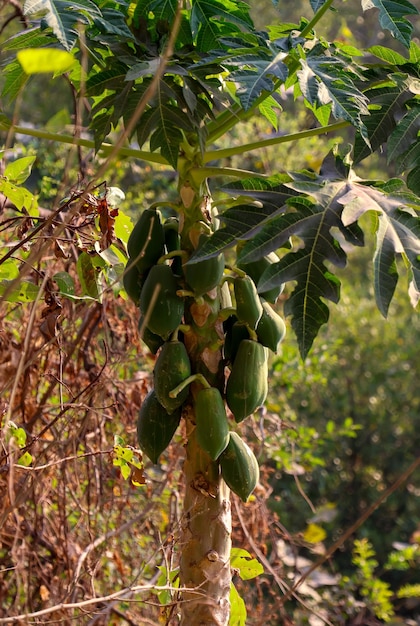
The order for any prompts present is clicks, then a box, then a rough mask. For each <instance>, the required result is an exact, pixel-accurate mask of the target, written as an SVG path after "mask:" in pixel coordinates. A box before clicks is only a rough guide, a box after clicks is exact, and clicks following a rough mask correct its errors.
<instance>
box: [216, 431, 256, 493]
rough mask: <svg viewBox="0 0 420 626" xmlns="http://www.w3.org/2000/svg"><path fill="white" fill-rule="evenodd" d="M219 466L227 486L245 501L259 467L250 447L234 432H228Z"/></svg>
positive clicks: (252, 488)
mask: <svg viewBox="0 0 420 626" xmlns="http://www.w3.org/2000/svg"><path fill="white" fill-rule="evenodd" d="M220 468H221V471H222V477H223V480H224V481H225V483H226V484H227V486H228V487H229V488H230V489H231V490H232V491H233V492H234V493H236V495H238V496H239V497H240V498H241V500H243V502H246V501H247V500H248V498H249V496H250V495H251V493H252V492H253V491H254V489H255V487H256V486H257V484H258V480H259V477H260V468H259V466H258V461H257V459H256V458H255V455H254V453H253V452H252V450H251V448H250V447H249V446H248V445H247V444H246V443H245V442H244V441H243V440H242V439H241V438H240V436H239V435H238V434H237V433H235V432H231V433H229V443H228V445H227V446H226V448H225V450H224V451H223V452H222V454H221V456H220Z"/></svg>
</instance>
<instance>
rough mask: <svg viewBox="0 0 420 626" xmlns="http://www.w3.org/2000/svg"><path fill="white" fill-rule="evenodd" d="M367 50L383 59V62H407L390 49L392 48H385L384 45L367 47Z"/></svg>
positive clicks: (401, 63) (393, 63) (394, 63)
mask: <svg viewBox="0 0 420 626" xmlns="http://www.w3.org/2000/svg"><path fill="white" fill-rule="evenodd" d="M367 52H370V54H373V55H375V56H376V57H378V59H381V61H385V63H389V65H404V64H405V63H407V59H406V58H405V57H403V56H402V54H399V53H398V52H395V50H392V48H386V47H385V46H371V47H370V48H368V49H367Z"/></svg>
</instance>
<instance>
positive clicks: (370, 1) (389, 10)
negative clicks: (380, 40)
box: [362, 0, 418, 48]
mask: <svg viewBox="0 0 420 626" xmlns="http://www.w3.org/2000/svg"><path fill="white" fill-rule="evenodd" d="M362 8H363V10H364V11H367V10H368V9H378V11H379V23H380V25H381V26H382V28H385V29H386V30H389V31H390V33H391V35H392V36H393V37H395V39H397V40H398V41H399V42H400V43H402V44H403V45H404V46H405V47H406V48H408V47H409V45H410V39H411V33H412V31H413V25H412V24H411V23H410V22H409V20H407V18H406V17H405V16H406V15H416V14H418V9H416V7H415V6H414V5H413V4H411V2H409V0H398V1H397V2H395V1H394V0H362Z"/></svg>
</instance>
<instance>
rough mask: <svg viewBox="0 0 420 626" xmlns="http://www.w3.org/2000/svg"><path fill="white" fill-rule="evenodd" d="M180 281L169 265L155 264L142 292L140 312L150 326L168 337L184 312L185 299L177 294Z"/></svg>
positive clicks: (165, 337)
mask: <svg viewBox="0 0 420 626" xmlns="http://www.w3.org/2000/svg"><path fill="white" fill-rule="evenodd" d="M177 289H178V283H177V280H176V278H175V276H174V275H173V273H172V270H171V268H170V267H169V265H154V266H153V267H152V268H151V270H150V271H149V273H148V275H147V278H146V280H145V281H144V285H143V289H142V290H141V294H140V312H141V314H142V315H143V316H144V317H145V318H146V319H147V326H148V328H149V329H150V330H151V331H152V332H153V333H155V334H156V335H159V336H160V337H162V339H165V340H166V339H168V337H169V335H171V334H172V333H173V332H174V330H176V328H177V327H178V326H179V324H180V323H181V321H182V316H183V314H184V300H183V299H182V298H180V297H179V296H178V295H177V293H176V292H177Z"/></svg>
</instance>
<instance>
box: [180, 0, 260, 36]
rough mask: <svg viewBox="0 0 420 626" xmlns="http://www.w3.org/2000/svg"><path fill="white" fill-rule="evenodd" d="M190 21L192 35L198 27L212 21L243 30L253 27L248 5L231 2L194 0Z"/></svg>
mask: <svg viewBox="0 0 420 626" xmlns="http://www.w3.org/2000/svg"><path fill="white" fill-rule="evenodd" d="M190 19H191V30H192V33H193V35H196V34H197V33H198V31H199V29H200V27H206V26H208V25H209V23H210V22H211V21H212V20H213V19H217V20H220V21H225V22H227V23H233V24H236V25H238V26H240V27H241V28H243V29H245V30H248V29H250V28H252V26H253V24H252V20H251V18H250V16H249V7H248V5H247V4H245V2H239V3H237V2H232V1H231V0H223V2H220V1H219V0H195V2H194V3H193V4H192V10H191V18H190Z"/></svg>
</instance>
